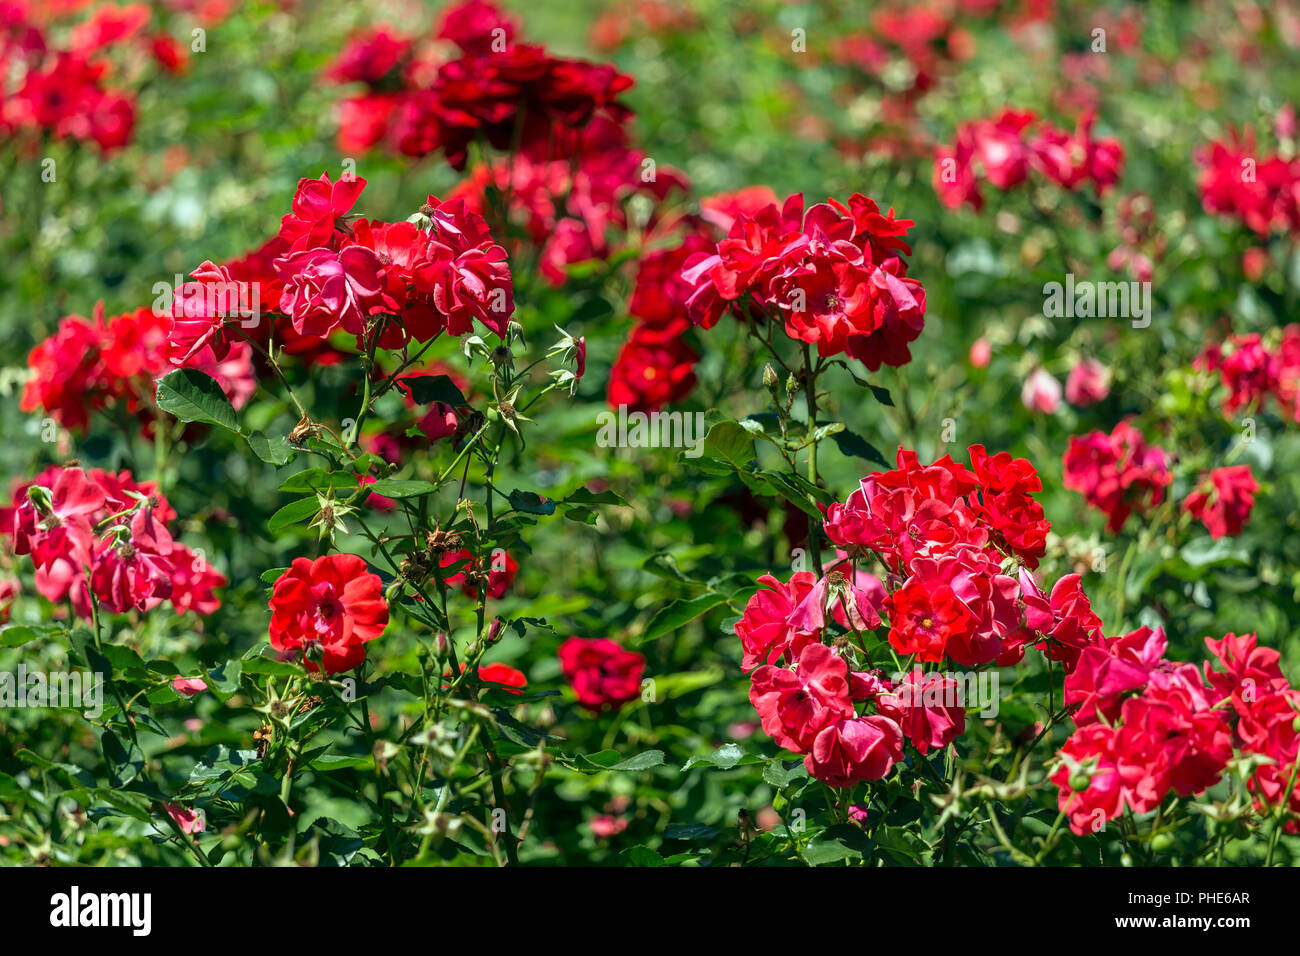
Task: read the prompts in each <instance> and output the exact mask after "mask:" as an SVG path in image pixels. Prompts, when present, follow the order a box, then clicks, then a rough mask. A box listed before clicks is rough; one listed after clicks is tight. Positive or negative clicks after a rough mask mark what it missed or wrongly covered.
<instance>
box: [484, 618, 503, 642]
mask: <svg viewBox="0 0 1300 956" xmlns="http://www.w3.org/2000/svg"><path fill="white" fill-rule="evenodd" d="M486 640H487V643H489V644H495V643H496V642H497V641H499V640H501V618H499V617H498V618H496V619H495V620H493V622H492V623H491V624H490V625H488V632H487V638H486Z"/></svg>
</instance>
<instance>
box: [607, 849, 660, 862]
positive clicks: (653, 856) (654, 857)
mask: <svg viewBox="0 0 1300 956" xmlns="http://www.w3.org/2000/svg"><path fill="white" fill-rule="evenodd" d="M618 858H619V859H620V860H621V861H622V863H623V865H624V866H663V865H664V858H663V857H662V856H660V855H659V854H658V853H656V852H655V851H654V850H652V849H650V847H648V846H633V847H628V848H627V849H626V850H624V851H623V852H622V853H620V854H619V855H618Z"/></svg>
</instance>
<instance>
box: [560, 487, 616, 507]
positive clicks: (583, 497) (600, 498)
mask: <svg viewBox="0 0 1300 956" xmlns="http://www.w3.org/2000/svg"><path fill="white" fill-rule="evenodd" d="M564 503H565V504H566V505H626V504H627V502H626V501H625V500H624V499H623V498H622V497H621V496H619V495H618V494H617V493H615V492H613V491H610V490H609V489H606V490H604V491H592V490H591V489H590V488H579V489H578V490H577V491H575V492H574V493H573V494H571V495H569V496H568V497H567V498H565V499H564Z"/></svg>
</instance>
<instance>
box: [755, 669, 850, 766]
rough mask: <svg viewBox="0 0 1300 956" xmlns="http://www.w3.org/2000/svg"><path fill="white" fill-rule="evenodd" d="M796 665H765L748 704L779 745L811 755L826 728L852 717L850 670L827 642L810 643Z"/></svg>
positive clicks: (759, 673)
mask: <svg viewBox="0 0 1300 956" xmlns="http://www.w3.org/2000/svg"><path fill="white" fill-rule="evenodd" d="M795 666H796V670H793V671H791V670H787V669H786V668H784V667H773V666H772V665H771V664H764V665H763V666H762V667H760V668H759V669H758V670H756V671H754V674H753V677H752V679H751V681H752V682H751V684H750V688H749V700H750V702H751V703H752V704H753V705H754V709H755V710H756V711H758V716H759V719H760V720H761V721H762V723H763V732H764V733H765V734H767V735H768V736H769V737H771V738H772V740H773V741H774V742H775V743H776V744H777V746H780V747H784V748H785V749H786V750H790V751H793V752H794V753H808V752H809V749H810V748H811V747H812V744H813V738H814V737H816V736H817V733H818V732H819V731H820V730H821V729H822V728H823V727H826V726H828V725H829V724H832V723H834V722H836V721H837V720H842V719H844V718H848V717H852V716H853V698H852V697H851V696H850V694H849V668H848V665H847V664H846V663H845V662H844V659H843V658H841V657H839V656H837V655H836V654H835V652H834V651H832V650H831V649H830V648H829V647H827V646H826V645H825V644H810V645H808V647H806V648H805V649H804V651H803V653H801V654H800V655H799V660H798V661H797V662H796V665H795Z"/></svg>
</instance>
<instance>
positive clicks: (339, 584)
mask: <svg viewBox="0 0 1300 956" xmlns="http://www.w3.org/2000/svg"><path fill="white" fill-rule="evenodd" d="M387 626H388V603H387V602H386V601H385V600H384V595H383V586H382V583H381V582H380V580H379V575H377V574H371V573H370V572H369V571H368V570H367V569H366V562H365V561H363V560H362V559H361V558H359V557H357V556H356V555H354V554H331V555H326V556H325V557H321V558H317V559H316V560H315V561H312V560H309V559H308V558H294V561H293V564H292V565H290V567H289V569H288V570H287V571H285V572H284V574H282V575H280V577H279V579H278V580H277V581H276V582H275V586H274V588H273V589H272V592H271V629H270V634H271V646H272V647H274V648H275V649H276V650H277V651H280V652H281V653H282V654H284V655H286V656H290V657H298V656H301V657H302V658H303V663H304V664H305V665H306V667H307V669H308V670H309V671H312V672H316V671H318V670H320V669H322V668H323V669H324V671H325V673H327V674H337V673H339V672H341V671H346V670H351V669H352V668H354V667H356V666H358V665H359V664H360V663H361V662H362V661H363V660H365V657H366V648H365V643H366V641H373V640H374V639H375V638H376V637H378V636H379V635H380V634H382V633H383V631H384V628H385V627H387Z"/></svg>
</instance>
